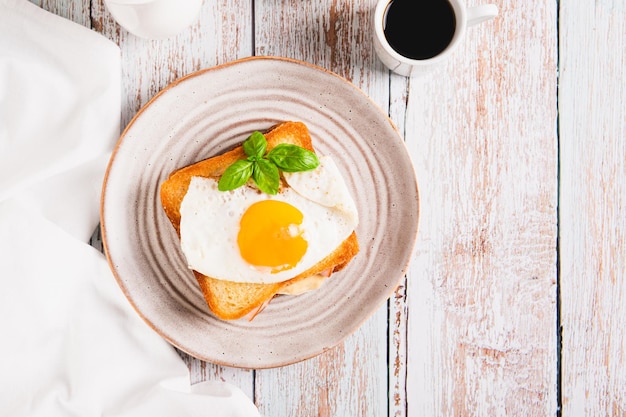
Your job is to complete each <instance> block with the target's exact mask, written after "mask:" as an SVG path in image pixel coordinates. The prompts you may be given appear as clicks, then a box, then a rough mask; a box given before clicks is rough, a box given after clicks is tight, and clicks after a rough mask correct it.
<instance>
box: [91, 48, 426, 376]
mask: <svg viewBox="0 0 626 417" xmlns="http://www.w3.org/2000/svg"><path fill="white" fill-rule="evenodd" d="M251 61H279V62H287V63H291V64H295V65H299V66H304V67H308V68H309V69H312V70H315V71H321V72H322V73H324V74H326V75H329V76H332V77H335V78H337V79H338V80H340V81H341V82H343V83H346V84H347V85H349V86H350V87H351V89H352V90H353V91H354V92H357V93H358V94H360V95H361V96H362V97H363V98H364V99H365V100H367V102H368V103H369V104H370V105H373V106H374V107H375V109H376V111H377V112H379V114H380V115H381V116H383V117H384V119H385V120H386V122H387V123H388V124H389V125H390V126H391V128H392V129H393V130H394V131H395V133H396V135H397V138H398V139H399V142H400V143H401V144H402V147H403V151H404V152H405V153H406V155H407V158H408V160H409V162H410V166H411V168H412V172H411V174H412V178H413V181H414V183H415V190H414V193H415V204H416V208H417V212H416V218H415V230H414V233H413V235H412V237H411V247H410V250H409V251H408V253H409V256H407V257H406V259H405V260H404V264H403V265H401V268H400V269H401V272H402V273H399V274H398V277H396V278H395V281H394V285H393V286H390V287H389V288H388V289H387V291H386V293H385V296H384V298H382V300H381V301H379V302H378V303H377V305H376V306H375V308H372V309H369V310H368V311H367V313H366V314H363V315H362V316H361V320H355V324H354V326H353V328H350V329H348V331H346V332H343V334H342V337H341V338H340V340H338V341H336V342H335V343H333V344H331V345H330V346H326V347H324V348H322V349H319V350H317V351H316V352H314V353H311V354H309V355H301V356H298V358H297V359H295V360H290V359H285V360H283V361H273V362H271V363H268V364H256V365H254V366H249V365H242V364H239V363H237V361H228V360H225V359H219V358H217V355H215V356H214V357H210V356H208V355H206V354H204V353H202V352H197V351H195V350H194V349H191V348H189V347H186V346H182V345H181V343H180V342H179V341H177V340H174V339H173V338H172V337H170V336H169V335H167V334H165V333H164V332H163V331H161V330H160V329H159V328H158V326H157V325H156V324H155V323H153V320H151V319H149V318H148V317H147V316H146V315H145V314H144V313H143V312H142V311H141V310H140V308H139V307H138V306H137V304H136V302H135V300H134V299H133V297H132V295H131V294H130V293H129V291H128V289H127V288H126V286H125V285H124V284H123V282H122V281H123V278H122V277H121V276H120V275H119V273H118V271H117V269H116V267H115V265H114V260H113V259H112V257H111V254H110V249H109V240H108V239H107V235H108V233H107V228H106V220H105V195H106V190H107V186H108V183H109V177H110V174H111V170H112V168H113V165H114V161H115V158H116V156H117V155H118V153H119V151H120V148H121V147H122V144H123V142H124V139H125V138H126V136H127V134H128V132H129V131H130V130H131V129H132V128H133V126H134V124H135V122H136V121H137V120H138V119H139V118H140V117H141V116H142V115H143V113H144V112H145V111H147V110H148V108H149V107H150V106H151V105H152V104H153V103H154V102H155V101H157V100H158V99H159V98H160V97H161V96H163V95H164V94H166V93H167V92H168V91H169V90H171V89H173V88H175V87H176V86H178V85H180V84H182V83H183V82H185V81H187V80H189V79H191V78H194V77H198V76H202V75H204V74H206V73H209V72H213V71H217V70H220V69H224V68H228V67H231V66H237V65H239V64H245V63H248V62H251ZM99 214H100V225H99V228H100V233H101V240H102V247H103V253H104V255H105V257H106V260H107V264H108V266H109V269H110V270H111V272H112V275H113V276H114V278H115V280H116V282H117V284H118V287H120V289H121V291H122V292H123V294H124V297H125V298H126V300H127V302H129V303H130V305H131V306H132V308H133V310H134V311H135V313H136V314H138V316H139V317H140V318H141V319H142V321H143V322H144V323H146V324H147V325H148V326H149V327H150V328H152V329H153V330H154V331H155V332H156V333H157V334H158V335H159V336H160V337H161V338H163V339H165V340H166V341H167V342H168V343H169V344H171V345H172V346H174V347H176V348H177V349H179V350H181V351H182V352H185V353H186V354H188V355H190V356H192V357H194V358H197V359H199V360H203V361H207V362H209V363H213V364H217V365H221V366H228V367H234V368H243V369H271V368H278V367H282V366H286V365H290V364H294V363H299V362H302V361H306V360H309V359H311V358H314V357H316V356H319V355H321V354H322V353H324V352H326V351H328V350H330V349H333V348H335V347H336V346H338V345H339V344H341V343H342V342H343V341H345V340H346V339H347V338H348V337H349V336H350V335H352V334H353V333H354V332H356V331H357V330H358V329H359V328H360V327H362V325H363V324H364V323H365V322H366V321H367V320H369V319H370V318H371V316H372V315H373V314H374V313H375V312H376V311H377V310H378V309H379V308H380V307H381V306H382V305H383V304H384V303H385V302H387V301H388V300H389V299H390V297H391V296H392V295H393V293H394V292H395V291H396V290H397V288H398V287H399V286H400V284H401V282H402V280H403V278H404V277H405V276H406V274H407V271H408V269H409V266H410V263H411V261H412V259H413V258H414V256H415V249H416V244H417V238H418V234H419V225H420V219H421V199H420V192H419V183H418V177H417V173H416V171H415V165H414V161H413V159H412V158H411V156H410V153H409V152H408V148H407V146H406V141H405V140H404V138H403V136H402V134H401V133H400V131H399V129H398V128H397V127H396V125H395V124H394V122H393V121H392V120H391V118H390V117H389V114H388V113H387V112H385V111H384V110H383V108H382V107H381V106H380V105H379V104H378V103H376V102H375V101H374V100H373V99H372V98H371V97H370V96H368V95H367V94H366V93H365V92H364V91H363V90H362V89H361V88H359V87H358V86H356V85H355V84H354V83H353V82H352V81H350V80H348V79H347V78H345V77H343V76H341V75H339V74H337V73H335V72H333V71H331V70H328V69H326V68H324V67H321V66H319V65H316V64H312V63H310V62H306V61H303V60H299V59H295V58H288V57H282V56H250V57H245V58H240V59H235V60H232V61H228V62H225V63H222V64H219V65H215V66H211V67H206V68H202V69H199V70H196V71H192V72H190V73H189V74H186V75H184V76H182V77H180V78H178V79H176V80H174V81H172V82H170V83H169V84H167V85H166V86H165V87H163V88H162V89H161V90H159V91H158V92H157V93H155V94H154V96H153V97H152V98H150V99H149V100H148V101H147V102H146V103H145V104H144V105H142V106H141V108H140V109H139V110H137V112H136V113H135V114H134V115H133V117H132V118H131V120H130V121H129V122H128V124H127V125H126V126H125V127H124V129H123V130H122V132H121V134H120V136H119V138H118V140H117V141H116V143H115V146H114V148H113V151H112V152H111V155H110V157H109V161H108V162H107V166H106V170H105V174H104V178H103V181H102V187H101V194H100V211H99ZM399 267H400V265H399Z"/></svg>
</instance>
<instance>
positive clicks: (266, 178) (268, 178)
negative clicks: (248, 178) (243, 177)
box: [252, 159, 280, 194]
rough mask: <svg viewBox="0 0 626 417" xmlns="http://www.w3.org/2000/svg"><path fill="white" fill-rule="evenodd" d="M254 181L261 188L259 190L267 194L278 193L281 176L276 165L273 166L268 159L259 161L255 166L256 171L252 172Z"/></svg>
mask: <svg viewBox="0 0 626 417" xmlns="http://www.w3.org/2000/svg"><path fill="white" fill-rule="evenodd" d="M252 179H253V180H254V182H255V183H256V186H257V187H259V190H261V191H263V192H264V193H267V194H276V193H278V186H279V184H280V174H279V173H278V168H276V165H274V164H272V163H271V162H270V161H268V160H267V159H259V160H258V161H256V163H255V164H254V171H253V172H252Z"/></svg>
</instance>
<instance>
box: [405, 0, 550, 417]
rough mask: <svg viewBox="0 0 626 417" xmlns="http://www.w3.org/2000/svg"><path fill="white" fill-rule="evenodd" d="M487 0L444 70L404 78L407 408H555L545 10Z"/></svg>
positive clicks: (530, 411) (511, 411)
mask: <svg viewBox="0 0 626 417" xmlns="http://www.w3.org/2000/svg"><path fill="white" fill-rule="evenodd" d="M495 3H497V4H498V6H499V8H500V16H499V17H498V18H496V19H495V20H493V21H490V22H487V23H484V24H483V25H481V26H479V27H473V28H470V29H469V32H468V36H467V39H466V42H464V44H463V45H462V46H461V47H460V49H459V50H457V52H456V54H455V56H454V58H453V59H452V60H451V61H450V62H449V63H447V65H446V66H445V68H442V69H441V71H438V72H436V73H433V74H430V75H428V76H426V77H423V78H419V79H418V78H414V79H411V81H410V88H409V94H410V95H409V101H408V109H407V120H406V127H405V128H406V132H407V133H406V134H407V144H408V146H409V148H410V152H411V155H412V157H413V158H414V161H415V165H416V170H417V173H418V181H419V184H420V191H421V193H420V194H421V196H420V200H421V202H422V203H421V221H420V233H419V237H418V246H417V255H416V259H415V261H414V262H413V264H412V268H411V270H410V273H409V276H408V280H407V285H408V288H407V300H408V301H407V302H408V305H409V323H408V332H409V333H408V354H407V356H408V357H407V361H408V380H407V397H408V415H409V416H439V415H441V416H491V417H493V416H503V417H504V416H507V417H511V416H550V415H554V414H555V412H556V404H557V399H556V365H555V364H556V328H555V324H556V306H555V300H556V291H555V290H556V286H555V281H556V233H557V224H556V219H557V217H556V208H557V182H556V173H557V148H556V146H557V140H556V132H555V126H556V90H555V79H556V27H555V22H556V10H555V4H553V3H546V2H542V1H538V0H536V1H528V2H517V3H515V5H513V4H512V3H507V2H504V1H496V2H495Z"/></svg>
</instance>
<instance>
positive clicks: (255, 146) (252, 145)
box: [242, 131, 267, 159]
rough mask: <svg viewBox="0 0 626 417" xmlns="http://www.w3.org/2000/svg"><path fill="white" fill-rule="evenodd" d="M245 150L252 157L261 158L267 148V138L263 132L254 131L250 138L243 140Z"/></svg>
mask: <svg viewBox="0 0 626 417" xmlns="http://www.w3.org/2000/svg"><path fill="white" fill-rule="evenodd" d="M242 146H243V151H244V152H245V153H246V155H248V156H249V157H251V158H256V159H258V158H261V157H263V155H265V150H266V149H267V140H266V139H265V136H264V135H263V133H261V132H259V131H256V132H253V133H252V134H251V135H250V136H249V137H248V139H246V140H245V141H244V142H243V145H242Z"/></svg>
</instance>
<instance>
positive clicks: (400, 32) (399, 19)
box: [384, 0, 456, 59]
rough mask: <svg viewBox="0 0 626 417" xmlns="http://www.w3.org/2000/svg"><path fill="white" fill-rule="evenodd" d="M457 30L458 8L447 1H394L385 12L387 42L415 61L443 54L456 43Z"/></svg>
mask: <svg viewBox="0 0 626 417" xmlns="http://www.w3.org/2000/svg"><path fill="white" fill-rule="evenodd" d="M455 29H456V19H455V16H454V9H453V8H452V5H451V4H450V3H449V2H448V1H447V0H392V1H391V3H389V5H388V6H387V10H386V12H385V23H384V32H385V38H387V42H389V45H391V47H392V48H393V49H394V50H395V51H396V52H398V53H399V54H400V55H404V56H405V57H407V58H411V59H428V58H432V57H434V56H436V55H438V54H439V53H441V52H442V51H443V50H444V49H446V47H447V46H448V45H449V44H450V42H451V41H452V37H453V36H454V31H455Z"/></svg>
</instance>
